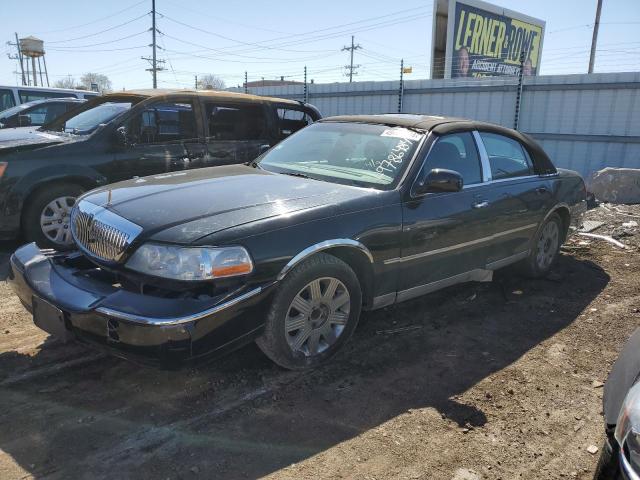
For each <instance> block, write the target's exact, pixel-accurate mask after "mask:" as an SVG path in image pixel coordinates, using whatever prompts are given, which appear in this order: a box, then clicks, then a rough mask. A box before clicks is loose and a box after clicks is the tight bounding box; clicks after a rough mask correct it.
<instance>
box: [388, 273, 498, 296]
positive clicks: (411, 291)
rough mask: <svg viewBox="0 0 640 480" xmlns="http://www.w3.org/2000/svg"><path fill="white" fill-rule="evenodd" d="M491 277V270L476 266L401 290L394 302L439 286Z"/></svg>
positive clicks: (430, 290)
mask: <svg viewBox="0 0 640 480" xmlns="http://www.w3.org/2000/svg"><path fill="white" fill-rule="evenodd" d="M492 279H493V270H485V269H482V268H477V269H475V270H470V271H468V272H464V273H460V274H458V275H454V276H452V277H447V278H443V279H442V280H436V281H435V282H431V283H427V284H425V285H418V286H417V287H412V288H408V289H407V290H401V291H400V292H398V295H397V297H396V303H400V302H404V301H405V300H409V299H411V298H415V297H419V296H422V295H425V294H427V293H431V292H435V291H436V290H440V289H441V288H445V287H450V286H451V285H456V284H457V283H464V282H490V281H491V280H492Z"/></svg>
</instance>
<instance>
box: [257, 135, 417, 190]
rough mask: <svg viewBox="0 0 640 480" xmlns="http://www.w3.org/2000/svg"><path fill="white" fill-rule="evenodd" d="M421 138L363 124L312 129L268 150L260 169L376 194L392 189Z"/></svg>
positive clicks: (261, 161)
mask: <svg viewBox="0 0 640 480" xmlns="http://www.w3.org/2000/svg"><path fill="white" fill-rule="evenodd" d="M422 137H423V134H422V133H418V132H415V131H413V130H409V129H406V128H402V127H389V126H386V125H373V124H363V123H347V122H344V123H342V122H340V123H339V122H326V123H314V124H312V125H310V126H308V127H306V128H304V129H302V130H300V131H299V132H297V133H295V134H294V135H292V136H290V137H289V138H287V139H285V140H284V141H282V142H281V143H279V144H278V145H276V146H275V147H274V148H273V149H271V150H269V151H268V152H267V153H266V154H265V155H264V156H263V157H262V159H261V160H260V163H259V166H260V168H264V169H265V170H269V171H274V172H278V173H289V174H296V175H304V176H308V177H310V178H316V179H318V180H329V181H333V182H336V183H345V184H352V185H359V186H366V187H373V188H380V189H388V188H392V186H393V185H394V184H395V183H397V181H399V180H400V177H401V175H402V172H404V170H405V169H406V168H407V165H408V164H409V162H410V161H411V158H412V157H413V155H414V153H415V151H416V149H417V148H418V144H419V143H420V140H421V139H422Z"/></svg>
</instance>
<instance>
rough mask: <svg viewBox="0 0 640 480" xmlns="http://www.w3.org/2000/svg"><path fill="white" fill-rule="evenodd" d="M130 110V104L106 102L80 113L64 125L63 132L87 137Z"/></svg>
mask: <svg viewBox="0 0 640 480" xmlns="http://www.w3.org/2000/svg"><path fill="white" fill-rule="evenodd" d="M130 108H131V102H106V103H101V104H100V105H98V106H96V107H94V108H91V109H89V110H85V111H83V112H80V113H79V114H78V115H76V116H74V117H71V118H70V119H69V120H67V121H66V123H65V124H64V131H65V132H67V133H75V134H78V135H87V134H89V133H91V132H93V131H94V130H95V129H96V128H98V127H99V126H100V125H102V124H105V123H108V122H110V121H111V120H113V119H114V118H116V117H117V116H118V115H120V114H121V113H123V112H126V111H127V110H129V109H130Z"/></svg>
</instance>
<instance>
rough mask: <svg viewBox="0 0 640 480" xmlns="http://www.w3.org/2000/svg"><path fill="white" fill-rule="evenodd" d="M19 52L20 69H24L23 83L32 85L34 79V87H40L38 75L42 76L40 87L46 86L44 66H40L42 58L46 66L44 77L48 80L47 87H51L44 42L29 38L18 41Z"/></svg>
mask: <svg viewBox="0 0 640 480" xmlns="http://www.w3.org/2000/svg"><path fill="white" fill-rule="evenodd" d="M18 45H19V48H18V51H19V54H20V68H22V82H23V83H28V84H30V83H31V81H30V80H31V78H30V77H32V78H33V85H36V86H37V85H38V75H39V76H40V85H44V81H43V79H42V65H41V64H40V58H41V57H42V63H43V64H44V75H45V78H46V79H47V86H49V74H48V72H47V61H46V60H45V58H44V42H43V41H42V40H40V39H39V38H36V37H33V36H28V37H24V38H21V39H19V40H18ZM29 59H31V72H29ZM36 61H37V67H36ZM25 64H26V82H25Z"/></svg>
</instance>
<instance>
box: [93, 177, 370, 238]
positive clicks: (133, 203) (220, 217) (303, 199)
mask: <svg viewBox="0 0 640 480" xmlns="http://www.w3.org/2000/svg"><path fill="white" fill-rule="evenodd" d="M379 193H380V192H379V191H377V190H373V189H366V188H358V187H350V186H345V185H338V184H334V183H329V182H322V181H319V180H311V179H305V178H300V177H293V176H289V175H282V174H276V173H271V172H267V171H265V170H261V169H258V168H252V167H248V166H244V165H230V166H221V167H212V168H202V169H195V170H188V171H181V172H173V173H169V174H165V175H155V176H151V177H143V178H138V179H133V180H127V181H125V182H120V183H116V184H113V185H108V186H105V187H102V188H99V189H97V190H93V191H92V192H89V193H88V194H86V195H85V196H84V197H82V200H85V201H88V202H91V203H93V204H95V205H99V206H102V207H104V208H106V209H107V210H110V211H113V212H114V213H116V214H118V215H120V216H121V217H124V218H126V219H127V220H129V221H131V222H133V223H135V224H137V225H139V226H140V227H142V229H143V233H142V234H141V238H142V239H148V238H150V237H153V236H154V235H156V234H159V233H161V234H160V235H156V236H155V237H154V239H156V240H158V239H159V240H162V241H168V242H175V243H190V242H194V241H196V240H198V239H199V238H202V237H205V236H208V235H211V234H215V233H217V232H220V231H222V230H226V229H230V228H233V227H238V226H240V225H245V224H247V223H251V222H255V221H258V220H264V219H267V218H270V217H281V216H285V215H286V216H292V215H293V214H295V213H299V212H301V211H307V210H309V209H318V210H322V211H323V213H320V212H318V215H322V216H327V215H331V214H332V212H335V210H336V208H337V205H339V204H344V203H345V202H348V201H349V200H356V199H359V198H362V197H367V196H377V194H379Z"/></svg>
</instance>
